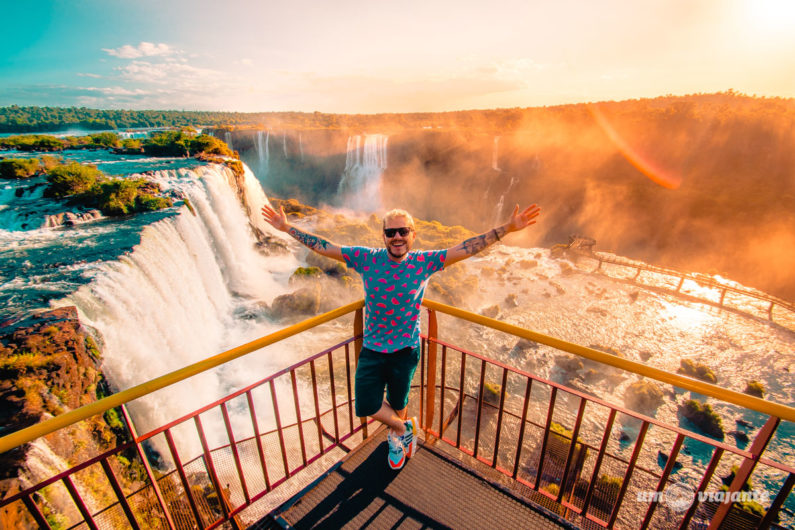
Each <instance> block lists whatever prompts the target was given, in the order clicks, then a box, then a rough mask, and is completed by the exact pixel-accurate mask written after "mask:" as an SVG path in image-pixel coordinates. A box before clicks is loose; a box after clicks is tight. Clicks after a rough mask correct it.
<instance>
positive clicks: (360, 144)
mask: <svg viewBox="0 0 795 530" xmlns="http://www.w3.org/2000/svg"><path fill="white" fill-rule="evenodd" d="M388 139H389V137H388V136H386V135H383V134H366V135H356V136H350V137H348V148H347V154H346V157H345V170H344V172H343V174H342V179H341V180H340V184H339V188H338V192H337V193H338V196H339V198H340V201H341V204H342V205H343V206H345V207H347V208H351V209H354V210H358V211H364V212H374V211H376V210H379V209H380V208H381V177H382V176H383V173H384V170H385V169H386V166H387V141H388Z"/></svg>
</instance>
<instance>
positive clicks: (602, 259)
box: [580, 252, 795, 314]
mask: <svg viewBox="0 0 795 530" xmlns="http://www.w3.org/2000/svg"><path fill="white" fill-rule="evenodd" d="M580 255H582V256H584V257H589V258H591V259H595V260H597V261H598V262H599V265H598V266H597V267H596V270H595V271H593V272H596V271H598V270H600V269H601V268H602V263H609V264H611V265H618V266H621V267H628V268H631V269H637V271H638V273H637V274H636V275H635V278H634V279H635V280H637V277H638V275H639V274H640V272H641V271H648V272H654V273H658V274H667V275H669V276H675V277H677V278H679V279H680V282H679V287H678V288H677V292H679V290H680V289H681V288H682V284H683V282H684V280H691V281H694V282H696V283H698V284H700V285H704V286H707V287H714V288H715V289H720V290H721V291H722V294H721V303H722V302H723V299H724V297H725V296H726V293H727V292H729V293H735V294H741V295H743V296H748V297H749V298H755V299H757V300H760V301H762V302H770V307H769V308H768V314H770V313H771V312H772V311H773V306H775V305H779V306H781V307H783V308H784V309H787V310H789V311H792V312H794V313H795V304H793V303H792V302H789V301H787V300H784V299H782V298H779V297H777V296H772V295H769V294H767V293H764V292H760V291H755V290H751V289H747V288H746V289H741V288H738V287H734V286H731V285H726V284H723V283H720V282H717V281H715V280H713V279H712V278H704V277H698V276H695V275H693V274H691V273H687V272H682V271H679V270H676V269H671V268H666V267H659V266H655V265H649V264H646V263H635V262H631V261H625V260H622V259H620V258H616V257H613V256H608V255H605V254H604V253H602V252H594V253H593V254H592V255H588V254H580Z"/></svg>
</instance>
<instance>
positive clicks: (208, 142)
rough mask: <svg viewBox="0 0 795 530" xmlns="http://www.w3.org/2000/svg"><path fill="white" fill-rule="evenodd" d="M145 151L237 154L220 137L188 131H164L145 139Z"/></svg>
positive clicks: (154, 152) (159, 153) (161, 154)
mask: <svg viewBox="0 0 795 530" xmlns="http://www.w3.org/2000/svg"><path fill="white" fill-rule="evenodd" d="M143 150H144V153H146V154H147V155H150V156H191V154H194V155H196V154H200V153H204V154H206V155H220V156H235V154H234V153H233V152H232V151H231V150H230V149H229V147H228V146H227V145H226V143H224V142H222V141H221V140H219V139H218V138H214V137H212V136H208V135H206V134H202V135H199V136H195V135H194V134H193V133H190V132H188V131H164V132H160V133H155V134H153V135H152V136H151V138H148V139H146V140H144V142H143Z"/></svg>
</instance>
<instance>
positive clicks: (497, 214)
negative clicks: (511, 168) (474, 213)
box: [494, 176, 518, 225]
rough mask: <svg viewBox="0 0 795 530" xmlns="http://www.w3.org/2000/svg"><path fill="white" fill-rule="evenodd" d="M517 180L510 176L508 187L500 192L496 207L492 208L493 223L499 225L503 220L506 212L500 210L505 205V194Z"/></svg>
mask: <svg viewBox="0 0 795 530" xmlns="http://www.w3.org/2000/svg"><path fill="white" fill-rule="evenodd" d="M517 182H518V180H517V179H516V177H514V176H511V182H509V183H508V187H507V188H505V191H504V192H503V193H502V195H500V200H499V201H497V207H496V208H495V210H494V224H495V225H499V224H502V223H504V222H505V219H504V218H503V217H504V216H505V215H506V213H504V212H503V211H502V210H503V208H504V207H505V196H506V195H508V193H510V191H511V189H512V188H513V186H514V184H516V183H517Z"/></svg>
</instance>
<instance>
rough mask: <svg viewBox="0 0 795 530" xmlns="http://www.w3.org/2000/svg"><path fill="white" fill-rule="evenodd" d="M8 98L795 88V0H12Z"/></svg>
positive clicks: (223, 105)
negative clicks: (598, 0)
mask: <svg viewBox="0 0 795 530" xmlns="http://www.w3.org/2000/svg"><path fill="white" fill-rule="evenodd" d="M0 9H1V12H2V13H3V15H4V20H5V24H4V25H3V26H4V27H3V32H1V33H0V44H2V49H3V54H2V57H0V106H6V105H11V104H18V105H51V106H71V105H75V106H86V107H97V108H131V109H151V108H156V109H190V110H194V109H201V110H237V111H282V110H298V111H315V110H317V111H322V112H346V113H351V112H365V113H372V112H410V111H445V110H458V109H472V108H494V107H529V106H538V105H554V104H561V103H573V102H583V101H594V100H606V99H630V98H638V97H654V96H658V95H665V94H689V93H696V92H717V91H724V90H728V89H730V88H731V89H734V90H737V91H739V92H743V93H747V94H756V95H765V96H784V97H795V80H794V79H795V76H793V75H792V72H795V31H792V28H793V27H795V2H793V1H790V0H688V1H685V0H645V1H641V0H634V1H630V0H602V1H600V2H590V1H588V2H586V1H575V0H560V1H558V2H549V1H545V2H541V1H537V0H493V1H492V2H489V3H487V2H482V1H477V2H475V1H468V0H457V1H453V0H436V1H434V2H431V1H428V0H424V1H415V0H404V1H401V2H377V1H373V0H368V1H360V0H337V1H335V2H328V1H319V0H314V1H308V0H293V1H290V2H286V1H268V0H260V1H242V0H228V1H226V2H220V1H215V2H208V1H204V0H192V1H185V0H160V1H157V2H156V1H152V0H137V1H124V2H122V1H117V0H106V1H97V0H70V1H58V0H51V1H37V0H30V1H16V2H11V1H9V0H2V8H0Z"/></svg>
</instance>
